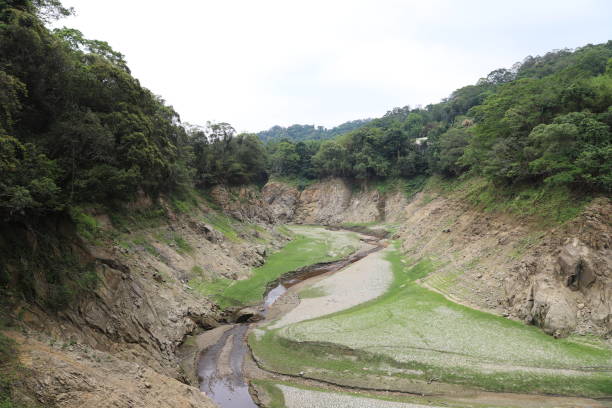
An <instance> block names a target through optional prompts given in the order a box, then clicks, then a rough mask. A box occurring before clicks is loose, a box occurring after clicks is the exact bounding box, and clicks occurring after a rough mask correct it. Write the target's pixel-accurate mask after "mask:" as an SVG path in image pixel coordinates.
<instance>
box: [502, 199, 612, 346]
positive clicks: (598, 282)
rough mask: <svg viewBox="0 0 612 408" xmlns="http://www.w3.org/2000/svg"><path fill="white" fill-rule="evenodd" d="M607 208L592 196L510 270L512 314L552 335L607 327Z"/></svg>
mask: <svg viewBox="0 0 612 408" xmlns="http://www.w3.org/2000/svg"><path fill="white" fill-rule="evenodd" d="M611 214H612V204H611V203H610V201H609V200H598V201H596V202H594V203H593V204H592V205H591V206H590V207H589V208H587V209H586V211H585V213H584V214H583V215H581V216H579V217H578V218H576V219H575V220H572V221H571V222H570V223H568V224H567V225H564V226H563V228H561V229H558V230H554V231H551V232H550V234H549V235H548V236H547V237H546V238H545V239H544V240H543V241H542V243H541V244H540V245H538V246H536V247H534V248H533V249H532V250H531V251H530V253H529V254H528V255H527V256H525V257H524V258H523V260H522V262H520V263H519V264H518V265H516V266H515V267H514V268H513V269H512V270H511V271H510V273H509V274H508V276H507V277H506V280H505V289H506V293H507V296H508V297H507V301H508V303H509V305H510V307H511V308H512V310H513V312H514V314H516V315H517V316H518V317H520V318H522V319H523V320H525V321H527V322H533V323H534V324H536V325H538V326H541V327H542V328H543V329H544V330H545V331H546V332H547V333H550V334H553V335H555V336H566V335H568V334H570V333H572V332H578V333H595V334H599V335H604V336H609V335H610V334H611V333H612V250H611V247H612V245H611V244H612V239H611V238H610V237H611V236H612V226H610V224H609V222H608V220H609V219H610V215H611Z"/></svg>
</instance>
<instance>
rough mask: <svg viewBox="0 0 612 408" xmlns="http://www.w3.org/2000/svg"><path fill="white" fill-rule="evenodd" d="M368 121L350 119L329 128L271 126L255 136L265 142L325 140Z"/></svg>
mask: <svg viewBox="0 0 612 408" xmlns="http://www.w3.org/2000/svg"><path fill="white" fill-rule="evenodd" d="M369 121H370V119H357V120H352V121H349V122H345V123H343V124H341V125H338V126H336V127H333V128H331V129H327V128H325V127H323V126H313V125H292V126H289V127H286V128H285V127H281V126H273V127H271V128H270V129H268V130H264V131H262V132H259V133H257V136H258V137H259V138H260V139H261V140H262V141H264V142H266V143H268V142H273V141H274V140H282V139H287V140H289V141H292V142H303V141H306V140H325V139H331V138H334V137H336V136H339V135H341V134H344V133H347V132H350V131H352V130H355V129H358V128H360V127H361V126H363V125H365V124H366V123H368V122H369Z"/></svg>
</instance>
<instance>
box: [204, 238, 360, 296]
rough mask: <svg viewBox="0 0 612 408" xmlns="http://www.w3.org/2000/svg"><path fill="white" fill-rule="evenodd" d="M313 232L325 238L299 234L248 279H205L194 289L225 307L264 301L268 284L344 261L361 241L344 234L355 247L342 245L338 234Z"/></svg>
mask: <svg viewBox="0 0 612 408" xmlns="http://www.w3.org/2000/svg"><path fill="white" fill-rule="evenodd" d="M302 228H308V227H302ZM310 229H312V230H317V231H319V232H320V233H321V235H320V236H306V235H300V234H298V235H295V238H294V240H293V241H291V242H289V243H288V244H287V245H285V246H284V247H283V248H282V249H281V250H279V251H278V252H276V253H273V254H271V255H270V256H268V258H267V259H266V263H265V264H264V265H263V266H261V267H259V268H255V269H253V271H252V273H251V277H249V278H248V279H244V280H239V281H234V280H230V279H225V278H218V279H215V280H212V281H205V280H201V281H197V282H193V283H192V287H194V289H195V290H196V291H198V292H199V293H200V294H203V295H211V296H212V297H213V299H215V301H216V302H217V303H218V304H219V305H220V306H221V307H229V306H236V305H246V304H253V303H256V302H259V301H260V300H261V299H262V297H263V294H264V291H265V289H266V286H267V284H268V283H269V282H271V281H273V280H275V279H278V278H279V277H280V276H281V275H283V274H285V273H287V272H290V271H294V270H296V269H298V268H301V267H304V266H308V265H312V264H315V263H319V262H328V261H332V260H336V259H340V258H342V257H344V256H346V255H348V254H349V253H351V252H353V251H354V250H355V248H356V246H357V245H358V239H357V237H356V236H355V235H354V234H347V233H341V234H344V235H346V236H350V239H351V240H352V241H351V242H354V245H355V246H354V247H353V246H350V245H349V246H338V245H336V243H335V241H334V237H333V234H338V233H337V232H331V231H326V230H324V229H323V228H317V227H312V228H310Z"/></svg>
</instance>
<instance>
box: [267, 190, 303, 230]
mask: <svg viewBox="0 0 612 408" xmlns="http://www.w3.org/2000/svg"><path fill="white" fill-rule="evenodd" d="M261 194H262V197H263V201H264V203H265V205H266V207H267V208H268V210H269V211H270V213H271V214H272V217H274V219H275V220H276V221H277V222H281V223H287V222H291V221H293V218H294V216H295V210H296V208H297V205H298V201H299V197H300V192H299V191H298V190H297V189H296V188H295V187H292V186H289V185H287V184H284V183H278V182H274V181H271V182H269V183H267V184H266V185H265V186H264V188H263V190H262V191H261Z"/></svg>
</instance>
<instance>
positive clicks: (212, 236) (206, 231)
mask: <svg viewBox="0 0 612 408" xmlns="http://www.w3.org/2000/svg"><path fill="white" fill-rule="evenodd" d="M189 226H190V227H191V229H193V230H194V231H196V232H198V233H199V234H201V235H202V236H204V238H206V240H208V241H210V242H212V243H213V244H216V243H219V242H222V241H223V240H224V239H225V237H224V236H223V234H222V233H220V232H219V231H217V230H216V229H214V228H213V227H212V226H210V225H208V224H205V223H203V222H198V221H190V222H189Z"/></svg>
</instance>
